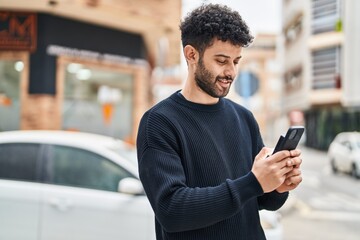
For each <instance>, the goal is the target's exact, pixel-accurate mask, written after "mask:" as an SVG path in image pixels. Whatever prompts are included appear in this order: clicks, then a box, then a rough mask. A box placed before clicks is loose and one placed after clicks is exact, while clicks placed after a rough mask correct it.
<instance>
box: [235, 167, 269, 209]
mask: <svg viewBox="0 0 360 240" xmlns="http://www.w3.org/2000/svg"><path fill="white" fill-rule="evenodd" d="M228 184H229V186H230V188H231V192H232V194H233V196H234V197H235V198H236V199H237V200H238V201H239V202H240V203H242V204H243V203H245V202H246V201H248V200H250V199H252V198H254V197H258V196H261V195H263V194H264V191H263V189H262V187H261V185H260V183H259V181H258V180H257V179H256V177H255V175H254V174H253V173H252V172H251V171H250V172H249V173H248V174H246V175H245V176H243V177H241V178H238V179H236V180H233V181H231V180H228Z"/></svg>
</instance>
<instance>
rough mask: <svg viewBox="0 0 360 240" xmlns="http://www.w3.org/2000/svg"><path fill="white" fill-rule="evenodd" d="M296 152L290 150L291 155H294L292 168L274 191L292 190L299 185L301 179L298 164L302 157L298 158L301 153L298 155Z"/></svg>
mask: <svg viewBox="0 0 360 240" xmlns="http://www.w3.org/2000/svg"><path fill="white" fill-rule="evenodd" d="M296 154H297V153H296V152H292V156H294V158H293V161H294V163H295V165H294V168H293V170H292V171H290V172H289V173H288V174H286V178H285V181H284V183H283V184H281V185H280V186H279V187H278V188H276V191H278V192H279V193H283V192H288V191H291V190H294V189H295V188H297V186H299V184H300V183H301V181H302V176H301V170H300V165H301V162H302V159H301V158H300V154H301V153H300V154H299V155H296Z"/></svg>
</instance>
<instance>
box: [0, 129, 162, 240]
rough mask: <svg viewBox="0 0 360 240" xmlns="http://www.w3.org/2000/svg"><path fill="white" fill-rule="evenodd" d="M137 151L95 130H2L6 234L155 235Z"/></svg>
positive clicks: (0, 234)
mask: <svg viewBox="0 0 360 240" xmlns="http://www.w3.org/2000/svg"><path fill="white" fill-rule="evenodd" d="M132 152H133V150H132V149H131V148H130V147H129V146H128V145H126V144H125V143H123V142H121V141H119V140H115V139H112V138H110V137H105V136H99V135H95V134H89V133H76V132H65V131H15V132H1V133H0V226H1V231H0V239H27V240H29V239H34V240H40V239H59V240H60V239H76V240H80V239H86V240H90V239H94V240H95V239H96V240H99V239H129V240H130V239H131V240H132V239H134V240H135V239H139V240H140V239H141V240H143V239H149V240H150V239H151V240H153V239H155V230H154V217H153V213H152V209H151V207H150V204H149V203H148V201H147V198H146V196H145V195H144V193H143V189H142V185H141V183H140V181H139V180H138V175H137V167H136V164H135V160H129V159H127V158H125V157H130V156H132ZM133 156H136V155H133Z"/></svg>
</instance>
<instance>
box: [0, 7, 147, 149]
mask: <svg viewBox="0 0 360 240" xmlns="http://www.w3.org/2000/svg"><path fill="white" fill-rule="evenodd" d="M0 14H1V16H2V20H1V22H0V24H1V25H0V37H1V40H0V45H1V46H0V131H9V130H17V129H63V130H75V131H85V132H93V133H100V134H105V135H109V136H114V137H118V138H121V139H126V140H128V141H130V142H133V141H134V139H135V133H136V127H137V123H138V122H139V120H140V118H141V115H142V113H143V112H144V111H145V110H146V109H147V107H148V105H149V102H148V94H147V93H148V84H149V66H148V64H147V61H146V59H147V54H146V50H145V46H144V42H143V38H142V37H141V36H140V35H138V34H134V33H129V32H123V31H120V30H115V29H111V28H106V27H102V26H97V25H93V24H88V23H85V22H80V21H75V20H71V19H67V18H63V17H59V16H54V15H50V14H43V13H24V12H22V13H20V12H9V11H7V12H5V11H2V12H0Z"/></svg>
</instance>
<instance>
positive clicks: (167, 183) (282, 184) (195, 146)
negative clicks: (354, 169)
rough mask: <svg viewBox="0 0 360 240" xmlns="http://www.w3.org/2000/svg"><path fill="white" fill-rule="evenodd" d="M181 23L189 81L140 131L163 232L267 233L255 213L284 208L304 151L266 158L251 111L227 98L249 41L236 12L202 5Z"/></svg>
mask: <svg viewBox="0 0 360 240" xmlns="http://www.w3.org/2000/svg"><path fill="white" fill-rule="evenodd" d="M180 30H181V36H182V43H183V52H184V56H185V58H186V61H187V64H188V76H187V79H186V82H185V85H184V88H183V89H182V90H181V91H178V92H176V93H174V94H173V95H171V96H170V97H169V98H167V99H165V100H163V101H162V102H160V103H158V104H157V105H155V106H154V107H153V108H151V109H150V110H149V111H147V112H146V113H145V114H144V116H143V118H142V120H141V123H140V127H139V132H138V138H137V151H138V161H139V174H140V179H141V181H142V183H143V185H144V189H145V191H146V194H147V196H148V198H149V200H150V203H151V205H152V208H153V210H154V212H155V217H156V236H157V239H158V240H160V239H176V240H178V239H184V240H191V239H196V240H201V239H204V240H211V239H216V240H219V239H226V240H231V239H237V240H239V239H256V240H259V239H265V236H264V232H263V230H262V228H261V225H260V221H259V210H260V209H269V210H276V209H278V208H280V207H281V206H282V205H283V204H284V202H285V201H286V199H287V197H288V191H289V190H292V189H294V188H296V187H297V186H298V184H299V183H300V182H301V173H300V170H299V166H300V164H301V159H300V151H299V150H293V151H291V152H289V151H280V152H278V153H276V154H274V155H272V156H268V155H269V154H271V151H270V149H269V148H264V145H263V141H262V139H261V136H260V133H259V128H258V125H257V123H256V121H255V119H254V117H253V115H252V114H251V113H250V111H248V110H247V109H245V108H244V107H242V106H240V105H237V104H235V103H234V102H232V101H230V100H228V99H225V98H223V97H225V96H226V95H227V93H228V92H229V89H230V86H231V84H232V82H233V80H234V79H235V75H236V73H237V65H238V63H239V61H240V58H241V51H242V48H243V47H246V46H247V45H248V44H249V43H251V41H252V39H253V37H252V36H251V35H250V33H249V29H248V27H247V25H246V24H245V22H244V21H243V20H242V19H241V17H240V15H239V14H238V13H237V12H235V11H232V10H231V9H229V8H228V7H226V6H222V5H213V4H209V5H203V6H201V7H199V8H197V9H195V10H194V11H193V12H191V14H189V15H188V16H187V17H186V18H185V19H184V21H183V22H182V23H181V25H180ZM267 156H268V157H267Z"/></svg>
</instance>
